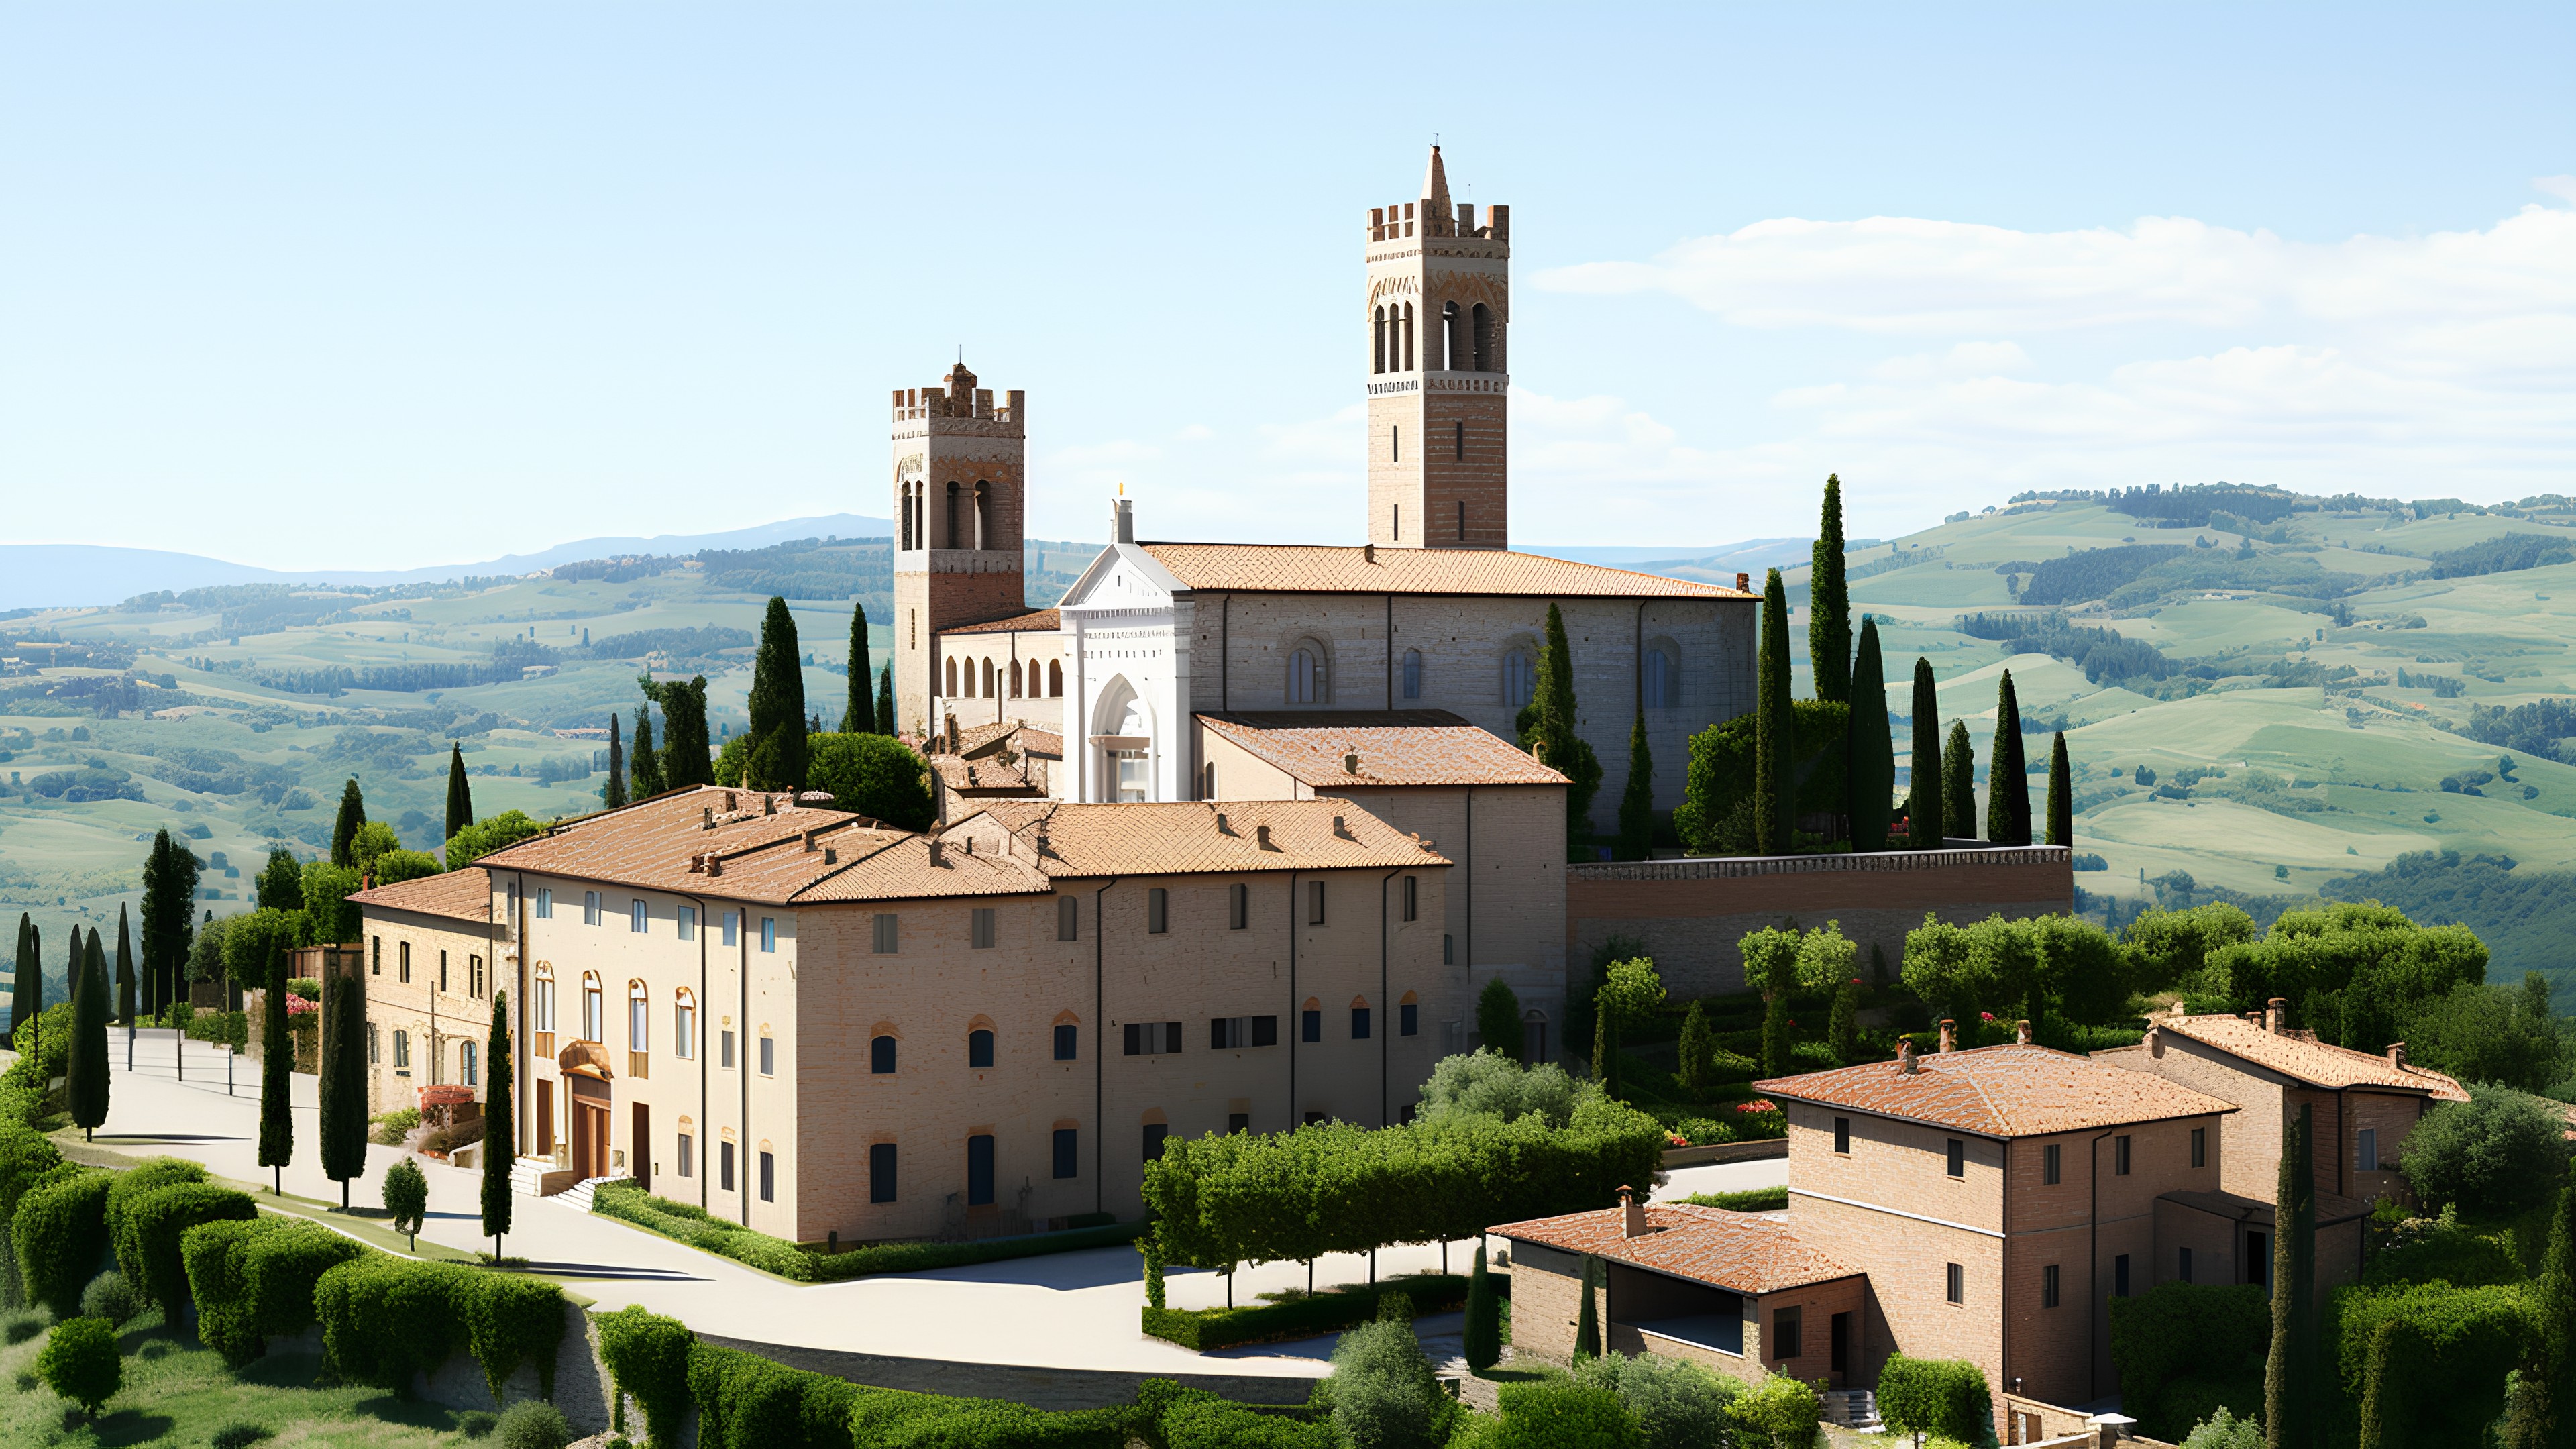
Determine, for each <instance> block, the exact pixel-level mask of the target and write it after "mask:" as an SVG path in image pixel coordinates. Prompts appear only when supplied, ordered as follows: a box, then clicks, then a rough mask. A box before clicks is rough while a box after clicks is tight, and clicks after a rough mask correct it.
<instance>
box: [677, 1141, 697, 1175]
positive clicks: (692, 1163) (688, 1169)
mask: <svg viewBox="0 0 2576 1449" xmlns="http://www.w3.org/2000/svg"><path fill="white" fill-rule="evenodd" d="M680 1175H681V1176H682V1177H695V1176H697V1175H698V1139H696V1138H695V1137H692V1136H690V1135H689V1134H688V1133H686V1132H683V1133H681V1134H680Z"/></svg>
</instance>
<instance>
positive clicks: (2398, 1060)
mask: <svg viewBox="0 0 2576 1449" xmlns="http://www.w3.org/2000/svg"><path fill="white" fill-rule="evenodd" d="M2388 1064H2389V1065H2390V1066H2392V1067H2395V1068H2396V1069H2397V1070H2399V1071H2401V1072H2402V1071H2404V1070H2406V1043H2404V1042H2402V1041H2393V1042H2390V1043H2389V1044H2388Z"/></svg>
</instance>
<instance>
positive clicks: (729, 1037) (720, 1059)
mask: <svg viewBox="0 0 2576 1449" xmlns="http://www.w3.org/2000/svg"><path fill="white" fill-rule="evenodd" d="M716 1065H717V1066H720V1067H722V1068H724V1069H725V1070H726V1071H732V1070H733V1028H731V1027H726V1028H725V1029H724V1030H722V1031H720V1032H717V1033H716Z"/></svg>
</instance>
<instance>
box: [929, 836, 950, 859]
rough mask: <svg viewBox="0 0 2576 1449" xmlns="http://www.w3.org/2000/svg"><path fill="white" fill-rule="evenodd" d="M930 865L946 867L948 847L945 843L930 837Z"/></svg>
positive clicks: (935, 837)
mask: <svg viewBox="0 0 2576 1449" xmlns="http://www.w3.org/2000/svg"><path fill="white" fill-rule="evenodd" d="M930 863H931V864H932V865H946V864H947V863H948V847H947V845H946V843H945V842H943V841H941V840H940V839H939V838H938V837H937V836H932V837H931V840H930Z"/></svg>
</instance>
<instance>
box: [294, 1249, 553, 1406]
mask: <svg viewBox="0 0 2576 1449" xmlns="http://www.w3.org/2000/svg"><path fill="white" fill-rule="evenodd" d="M563 1306H564V1301H563V1290H562V1289H561V1288H558V1287H556V1286H555V1285H554V1284H552V1283H549V1282H546V1281H544V1280H542V1279H536V1278H521V1277H517V1276H514V1275H511V1274H507V1273H495V1272H492V1271H490V1270H488V1269H484V1268H475V1267H469V1266H467V1265H465V1264H463V1263H416V1262H412V1261H410V1260H408V1259H404V1258H396V1257H392V1256H389V1255H387V1254H384V1253H374V1252H368V1253H362V1254H361V1255H359V1256H358V1257H355V1258H352V1259H350V1260H349V1261H347V1262H345V1263H342V1264H340V1265H339V1266H337V1267H335V1268H332V1269H330V1270H329V1271H327V1272H325V1273H323V1275H322V1276H321V1278H320V1279H318V1280H316V1281H315V1283H314V1285H313V1316H314V1317H315V1319H317V1320H318V1321H320V1323H321V1325H322V1353H323V1358H324V1361H325V1362H326V1363H328V1364H329V1365H330V1366H331V1369H332V1371H333V1372H334V1373H337V1374H339V1375H340V1376H341V1377H342V1378H345V1379H353V1380H355V1381H357V1382H359V1383H364V1384H374V1385H376V1386H377V1387H379V1388H385V1389H391V1390H392V1391H394V1392H395V1393H396V1394H408V1393H409V1392H410V1391H411V1379H412V1375H413V1374H415V1373H419V1374H428V1373H434V1372H436V1371H437V1369H438V1366H439V1365H440V1364H442V1363H445V1362H446V1361H447V1360H448V1358H449V1357H450V1356H452V1355H453V1354H455V1353H456V1352H457V1351H458V1350H459V1349H463V1350H466V1351H468V1352H470V1353H472V1354H473V1355H474V1361H475V1362H476V1363H478V1364H480V1365H482V1368H483V1381H484V1383H485V1384H486V1385H488V1386H489V1387H490V1388H491V1390H492V1397H493V1398H494V1399H495V1400H498V1399H499V1398H500V1397H501V1389H502V1386H503V1385H505V1384H507V1383H508V1382H509V1380H510V1375H511V1374H513V1373H515V1372H517V1371H518V1368H519V1366H520V1365H521V1364H523V1363H528V1362H532V1361H533V1362H534V1363H535V1365H536V1367H537V1377H538V1379H539V1382H540V1384H541V1386H542V1389H543V1392H544V1393H546V1394H547V1395H548V1396H549V1397H551V1396H552V1395H553V1393H554V1360H555V1354H556V1352H557V1351H558V1350H559V1349H560V1348H561V1347H562V1344H563Z"/></svg>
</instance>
